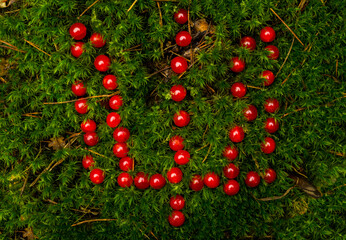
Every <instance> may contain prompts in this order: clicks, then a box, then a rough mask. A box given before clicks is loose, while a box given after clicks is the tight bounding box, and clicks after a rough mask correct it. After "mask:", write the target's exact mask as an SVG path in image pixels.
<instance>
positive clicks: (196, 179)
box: [190, 175, 204, 192]
mask: <svg viewBox="0 0 346 240" xmlns="http://www.w3.org/2000/svg"><path fill="white" fill-rule="evenodd" d="M203 187H204V183H203V179H202V177H201V176H200V175H194V176H193V177H192V179H191V181H190V188H191V189H192V190H193V191H196V192H198V191H201V190H202V188H203Z"/></svg>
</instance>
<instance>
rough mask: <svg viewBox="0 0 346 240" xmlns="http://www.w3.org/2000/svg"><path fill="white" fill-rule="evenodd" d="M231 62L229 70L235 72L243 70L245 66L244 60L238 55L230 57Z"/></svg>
mask: <svg viewBox="0 0 346 240" xmlns="http://www.w3.org/2000/svg"><path fill="white" fill-rule="evenodd" d="M231 64H232V67H231V70H232V71H233V72H236V73H238V72H241V71H243V70H244V68H245V62H244V61H243V60H241V59H240V58H238V57H234V58H232V59H231Z"/></svg>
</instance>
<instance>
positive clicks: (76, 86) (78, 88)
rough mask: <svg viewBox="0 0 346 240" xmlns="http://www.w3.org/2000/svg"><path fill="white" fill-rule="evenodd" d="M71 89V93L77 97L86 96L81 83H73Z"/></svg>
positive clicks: (84, 88)
mask: <svg viewBox="0 0 346 240" xmlns="http://www.w3.org/2000/svg"><path fill="white" fill-rule="evenodd" d="M71 89H72V92H73V93H74V94H75V95H76V96H78V97H81V96H84V95H85V94H86V87H85V86H84V84H83V83H82V82H75V83H73V84H72V87H71Z"/></svg>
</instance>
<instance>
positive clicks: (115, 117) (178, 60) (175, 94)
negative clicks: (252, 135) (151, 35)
mask: <svg viewBox="0 0 346 240" xmlns="http://www.w3.org/2000/svg"><path fill="white" fill-rule="evenodd" d="M174 20H175V21H176V22H177V23H178V24H180V25H184V24H185V23H186V22H188V12H187V11H186V10H184V9H180V10H179V11H178V12H176V13H175V14H174ZM86 34H87V28H86V27H85V26H84V24H82V23H75V24H73V25H72V26H71V27H70V35H71V37H72V38H73V39H74V40H78V42H75V43H74V44H73V45H72V46H71V54H72V55H73V56H74V57H76V58H79V57H81V56H82V55H83V46H84V44H85V43H84V42H81V41H80V40H82V39H83V38H84V37H85V36H86ZM275 37H276V33H275V31H274V29H273V28H271V27H265V28H263V29H262V30H261V32H260V39H261V40H262V41H263V42H265V43H270V42H273V41H274V40H275ZM192 40H193V38H192V36H191V34H190V33H189V32H188V31H180V32H179V33H178V34H177V35H176V37H175V43H176V45H177V46H179V47H182V48H184V47H188V46H189V45H190V44H191V42H192ZM90 42H91V45H92V46H93V47H95V48H102V47H104V46H105V44H106V41H105V39H104V38H103V36H102V35H101V34H99V33H93V34H92V35H91V37H90ZM240 47H243V48H246V49H248V50H249V51H254V50H255V49H256V41H255V39H254V38H252V37H250V36H245V37H243V38H242V39H241V40H240ZM265 50H266V51H267V52H268V55H267V57H268V58H269V59H277V58H278V57H279V50H278V49H277V48H276V47H275V46H273V45H268V46H267V47H265ZM230 64H231V66H230V70H231V71H232V72H234V73H240V72H242V71H243V70H244V69H245V67H246V63H245V61H244V60H243V59H241V58H240V57H237V56H236V57H233V58H231V60H230ZM110 65H111V60H110V58H109V57H108V56H106V55H99V56H97V57H96V58H95V60H94V67H95V68H96V69H97V70H98V71H99V72H102V73H106V72H108V71H109V69H110ZM170 67H171V70H172V71H173V72H174V73H175V74H183V73H184V72H185V71H187V70H188V63H187V60H186V59H185V58H184V57H182V56H176V57H174V58H173V59H172V60H171V62H170ZM248 67H249V66H248ZM260 78H261V79H263V85H264V86H265V87H268V86H270V85H271V84H273V82H274V80H275V76H274V74H273V72H271V71H270V70H264V71H263V72H262V74H261V76H260ZM102 84H103V86H104V88H105V89H107V90H110V91H113V90H115V89H116V88H117V87H118V83H117V78H116V76H114V75H112V74H106V75H105V76H104V77H103V79H102ZM71 90H72V92H73V93H74V94H75V95H76V96H77V97H84V96H85V95H86V94H87V86H86V84H85V83H83V82H82V81H76V82H75V83H74V84H72V87H71ZM230 93H231V95H232V96H233V97H234V99H235V101H237V100H238V101H239V100H240V99H242V98H244V97H245V96H246V94H247V86H246V85H245V84H244V83H242V82H235V83H233V84H232V86H231V88H230ZM170 95H171V99H172V100H173V101H174V102H176V103H177V104H178V103H179V102H182V101H183V100H184V99H185V98H186V96H187V89H186V88H185V87H184V86H183V85H180V84H179V85H173V86H172V87H171V89H170ZM263 104H264V105H263V107H264V109H265V111H266V112H268V113H275V112H277V111H278V110H279V105H280V104H279V102H278V100H276V99H273V98H269V99H267V100H266V101H265V102H264V103H263ZM108 105H109V108H110V109H112V110H115V111H112V112H110V113H109V114H108V116H107V118H106V119H105V120H106V123H107V125H108V126H109V127H110V128H113V129H114V132H113V138H114V140H115V142H116V143H115V144H114V146H113V153H114V155H115V156H116V157H117V158H119V168H120V169H121V170H122V171H123V172H122V173H120V174H119V175H118V177H117V183H118V185H119V186H120V187H122V188H128V187H130V186H131V185H132V184H134V185H135V187H136V188H137V189H139V190H144V189H147V188H149V187H151V188H153V189H155V190H160V189H162V188H163V187H164V186H165V185H166V178H167V180H168V182H169V183H171V184H177V183H179V182H181V181H182V179H183V172H182V170H181V169H180V168H179V166H183V165H186V164H189V162H190V159H191V155H190V153H189V152H188V151H187V150H186V149H185V144H184V141H185V139H184V138H183V137H181V136H179V135H175V136H173V137H171V138H170V140H169V147H170V148H171V150H172V151H175V155H174V162H175V163H176V165H177V166H176V167H172V168H171V169H169V170H168V171H167V174H166V178H165V177H164V176H163V175H162V174H160V173H156V174H153V175H152V176H149V175H148V174H146V173H144V172H138V173H137V174H136V175H135V176H134V178H133V177H132V175H131V174H130V173H129V171H134V159H133V158H131V157H129V156H128V153H129V147H128V145H127V141H128V140H129V138H130V131H129V130H128V129H127V128H124V127H119V124H120V123H121V116H120V115H119V114H118V113H117V112H116V111H117V110H119V109H120V108H121V107H122V106H123V99H122V97H121V96H120V95H113V96H112V97H111V98H110V99H109V102H108ZM75 109H76V111H77V112H78V113H79V114H86V113H87V112H88V102H87V100H86V99H84V98H81V99H79V100H77V101H76V102H75ZM242 114H243V115H244V117H245V119H246V120H247V121H249V122H252V121H255V120H256V118H257V116H258V111H257V108H256V107H255V106H254V105H251V104H250V105H248V106H247V107H246V108H245V109H243V112H242ZM190 120H191V116H190V114H189V113H188V112H186V111H185V110H179V111H178V112H176V113H175V114H174V116H173V123H174V125H175V126H176V127H179V128H183V127H186V126H187V125H189V123H190ZM96 128H97V124H96V123H95V121H93V120H92V119H86V120H85V121H83V122H82V123H81V130H82V131H83V132H84V136H83V139H84V142H85V144H86V145H87V146H95V145H96V144H97V143H98V141H99V137H98V135H97V133H96ZM278 129H279V123H278V121H277V120H276V119H274V118H271V117H269V118H267V121H266V122H265V126H264V130H265V131H266V132H268V133H270V134H273V133H275V132H276V131H277V130H278ZM245 133H246V131H244V129H243V127H242V126H240V125H234V126H233V127H232V128H231V129H230V130H229V139H230V141H231V142H232V143H233V145H229V146H227V147H226V148H225V149H224V150H223V154H222V155H223V157H225V158H226V159H228V160H229V161H234V160H235V159H237V157H238V154H239V151H238V148H237V147H236V144H238V143H241V142H242V141H243V140H244V138H245V137H246V134H245ZM260 148H261V150H262V152H263V153H265V154H271V153H273V152H274V151H275V148H276V143H275V141H274V139H272V138H271V137H266V138H265V139H264V141H263V142H262V143H261V144H260ZM82 165H83V167H84V168H85V169H89V170H91V171H90V174H89V177H90V180H91V181H92V182H93V183H94V184H101V183H102V182H103V181H104V179H105V172H104V171H103V170H102V169H99V168H96V167H95V165H97V163H95V161H94V160H93V157H92V155H86V156H84V158H83V160H82ZM239 173H240V169H239V167H238V166H237V165H235V164H234V163H232V162H231V163H229V164H227V165H226V166H224V168H223V174H224V176H225V177H226V178H227V179H228V180H227V182H225V183H224V185H223V191H224V193H225V194H227V195H229V196H233V195H236V194H238V192H239V191H240V185H239V183H238V181H237V180H236V179H237V177H238V175H239ZM261 176H262V178H263V179H264V181H265V182H266V183H268V184H270V183H272V182H274V181H275V179H276V172H275V170H274V169H271V168H268V169H267V170H266V171H265V173H263V174H261ZM261 176H260V174H259V173H257V172H255V171H250V172H248V173H247V175H246V178H245V184H246V185H247V186H248V187H250V188H254V187H257V186H258V185H259V184H260V182H261ZM220 182H221V179H220V176H219V175H217V174H216V173H215V172H208V173H207V174H205V175H204V176H203V177H202V176H201V175H198V174H196V175H194V176H193V177H192V179H191V180H190V184H189V187H190V189H191V190H193V191H196V192H198V191H201V190H202V189H203V187H204V185H205V186H207V187H208V188H211V189H214V188H217V187H218V186H219V185H220ZM169 204H170V206H171V208H172V209H173V211H172V213H171V214H170V215H169V216H168V222H169V223H170V224H171V225H172V226H174V227H179V226H181V225H183V224H184V222H185V215H184V214H183V212H182V211H181V210H183V208H184V206H185V200H184V197H183V196H181V195H175V196H172V197H171V199H170V201H169Z"/></svg>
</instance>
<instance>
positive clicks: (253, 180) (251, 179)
mask: <svg viewBox="0 0 346 240" xmlns="http://www.w3.org/2000/svg"><path fill="white" fill-rule="evenodd" d="M260 182H261V178H260V176H259V175H258V173H256V172H253V171H251V172H248V173H247V175H246V178H245V184H246V185H247V186H248V187H257V186H258V185H259V184H260Z"/></svg>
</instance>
